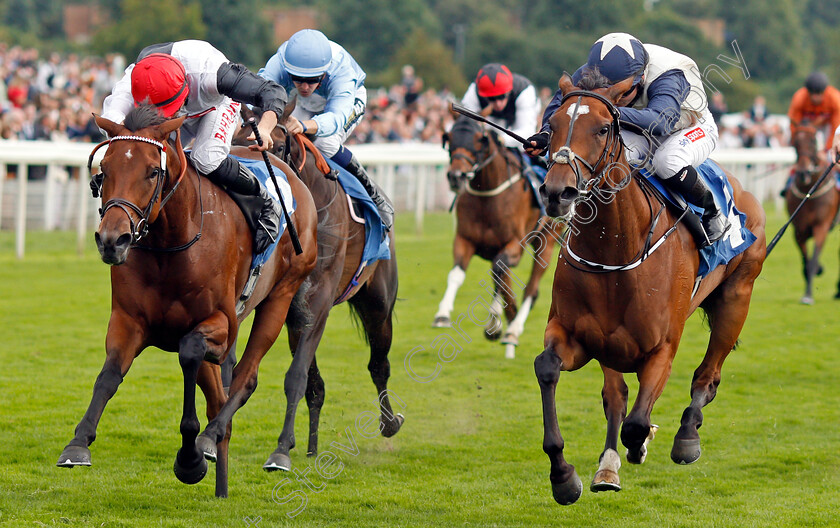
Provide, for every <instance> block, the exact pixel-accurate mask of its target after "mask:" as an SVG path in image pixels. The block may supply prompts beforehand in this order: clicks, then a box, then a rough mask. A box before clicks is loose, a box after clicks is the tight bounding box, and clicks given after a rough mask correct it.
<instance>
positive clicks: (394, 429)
mask: <svg viewBox="0 0 840 528" xmlns="http://www.w3.org/2000/svg"><path fill="white" fill-rule="evenodd" d="M394 421H396V425H393V424H394ZM394 421H389V422H382V436H384V437H385V438H391V437H392V436H394V435H395V434H397V433H398V432H399V430H400V427H402V424H403V422H405V416H403V415H402V414H401V413H397V414H396V416H394Z"/></svg>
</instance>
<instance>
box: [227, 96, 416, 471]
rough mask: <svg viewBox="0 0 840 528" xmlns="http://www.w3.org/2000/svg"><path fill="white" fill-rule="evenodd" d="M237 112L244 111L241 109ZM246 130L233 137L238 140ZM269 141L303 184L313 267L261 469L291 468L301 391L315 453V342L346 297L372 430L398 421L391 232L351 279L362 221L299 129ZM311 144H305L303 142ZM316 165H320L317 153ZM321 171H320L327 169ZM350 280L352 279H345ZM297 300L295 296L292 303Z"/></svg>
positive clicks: (295, 319) (293, 313) (278, 132)
mask: <svg viewBox="0 0 840 528" xmlns="http://www.w3.org/2000/svg"><path fill="white" fill-rule="evenodd" d="M294 107H295V101H294V100H292V101H291V102H290V103H289V104H288V105H287V106H286V109H285V112H284V115H283V116H282V117H281V119H280V124H281V125H283V124H284V123H285V122H286V120H287V119H288V116H289V115H291V113H292V111H293V110H294ZM242 114H243V118H245V119H246V120H247V119H248V118H249V117H251V115H252V114H251V113H250V111H248V110H247V108H245V107H243V112H242ZM245 136H247V131H244V132H240V134H238V135H237V138H236V139H235V140H234V141H236V142H240V141H243V140H244V137H245ZM273 138H274V145H275V148H276V149H282V150H283V151H284V152H283V154H282V155H283V157H284V159H285V160H286V161H287V162H288V164H289V165H291V166H292V167H293V169H294V170H295V171H297V172H298V175H299V176H300V179H301V180H302V181H303V183H304V184H306V186H307V187H308V188H309V190H310V192H311V193H312V198H313V200H314V201H315V206H316V208H317V212H318V260H317V263H316V265H315V269H314V270H313V271H312V273H311V274H310V275H309V277H308V278H307V279H306V281H305V282H304V284H303V286H302V287H301V290H300V292H299V293H298V298H299V299H297V300H296V302H295V303H293V305H292V308H291V310H290V311H289V317H288V325H287V328H288V330H289V346H290V348H291V351H292V356H293V357H292V364H291V365H290V366H289V370H288V371H287V372H286V380H285V392H286V415H285V420H284V422H283V431H282V432H281V433H280V438H279V439H278V441H277V449H276V450H275V451H274V452H273V453H272V454H271V455H270V456H269V457H268V460H267V461H266V462H265V464H264V465H263V468H264V469H265V470H266V471H274V470H284V471H289V470H290V469H291V465H292V461H291V458H290V456H289V451H290V450H291V449H292V448H293V447H295V414H296V412H297V406H298V403H299V402H300V399H301V398H302V397H303V396H304V395H305V396H306V403H307V405H308V407H309V446H308V449H307V455H308V456H315V455H316V454H317V453H318V423H319V419H320V415H321V407H322V406H323V404H324V394H325V391H324V380H323V378H322V377H321V373H320V371H319V370H318V364H317V361H316V359H315V352H316V350H317V348H318V345H319V343H320V342H321V337H322V336H323V333H324V328H325V326H326V323H327V316H328V315H329V313H330V309H331V308H332V307H333V306H334V304H336V303H339V302H344V301H347V302H348V304H349V306H350V309H351V310H352V311H353V312H355V314H356V315H357V316H358V318H359V319H360V320H361V326H362V329H363V331H364V335H365V338H366V340H367V342H368V344H369V345H370V361H369V363H368V370H369V371H370V375H371V378H372V379H373V383H374V385H375V386H376V390H377V393H378V401H379V407H380V410H381V415H380V422H379V431H380V433H381V434H382V436H385V437H391V436H393V435H395V434H397V431H399V429H400V426H401V425H402V423H403V420H404V418H403V416H402V415H401V414H394V412H393V411H392V408H391V402H390V398H389V394H388V378H389V377H390V376H391V365H390V362H389V361H388V352H389V351H390V350H391V339H392V332H393V322H392V319H393V314H394V305H395V303H396V300H397V286H398V280H397V260H396V253H395V249H394V233H393V231H392V232H391V233H390V235H389V236H390V237H391V241H390V251H391V259H390V260H377V261H375V262H373V263H372V264H370V265H369V266H367V267H366V268H365V269H364V271H363V272H362V274H361V275H360V276H359V277H356V278H355V281H354V275H355V274H356V272H357V270H358V269H359V265H360V263H361V258H362V250H363V249H364V244H365V226H364V225H362V224H360V223H358V222H356V221H354V220H353V219H352V218H351V215H350V209H349V207H348V197H347V194H346V193H345V192H344V189H343V188H342V187H341V185H340V184H339V183H338V181H336V180H335V179H334V178H327V177H326V176H325V174H324V172H322V170H321V169H319V168H318V164H319V163H318V161H316V155H315V154H313V153H312V152H306V151H305V150H304V146H303V145H304V142H306V141H307V140H305V139H304V137H303V135H300V137H288V141H287V135H286V133H285V128H284V127H283V126H278V127H277V128H275V131H274V134H273ZM309 145H311V143H309ZM320 164H321V165H322V166H323V164H324V162H323V158H321V163H320ZM327 170H328V169H327ZM351 282H354V284H351ZM298 300H299V301H300V302H297V301H298Z"/></svg>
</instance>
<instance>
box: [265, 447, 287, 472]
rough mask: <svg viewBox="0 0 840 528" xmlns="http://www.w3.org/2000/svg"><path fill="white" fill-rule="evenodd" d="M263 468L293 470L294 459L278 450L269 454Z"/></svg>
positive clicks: (269, 470) (268, 469)
mask: <svg viewBox="0 0 840 528" xmlns="http://www.w3.org/2000/svg"><path fill="white" fill-rule="evenodd" d="M263 469H264V470H266V471H268V472H271V471H291V470H292V459H291V457H289V455H287V454H285V453H279V452H277V451H275V452H273V453H271V455H269V457H268V460H266V461H265V464H263Z"/></svg>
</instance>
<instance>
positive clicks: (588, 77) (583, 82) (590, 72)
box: [577, 66, 612, 92]
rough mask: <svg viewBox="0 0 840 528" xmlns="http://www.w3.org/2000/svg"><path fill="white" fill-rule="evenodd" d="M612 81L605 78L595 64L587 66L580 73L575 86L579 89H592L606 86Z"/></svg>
mask: <svg viewBox="0 0 840 528" xmlns="http://www.w3.org/2000/svg"><path fill="white" fill-rule="evenodd" d="M611 85H612V83H611V82H610V80H609V79H607V78H606V77H605V76H604V75H603V74H601V71H600V70H599V69H598V67H597V66H587V67H586V68H584V69H583V71H582V72H581V75H580V81H578V83H577V88H578V89H580V90H588V91H590V92H591V91H593V90H597V89H599V88H608V87H609V86H611Z"/></svg>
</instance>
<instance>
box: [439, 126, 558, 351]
mask: <svg viewBox="0 0 840 528" xmlns="http://www.w3.org/2000/svg"><path fill="white" fill-rule="evenodd" d="M447 142H448V143H449V171H448V172H447V174H446V177H447V179H448V180H449V187H450V189H452V191H453V192H455V193H456V194H457V197H456V199H455V204H454V207H455V211H456V215H457V224H458V226H457V230H456V233H455V241H454V244H453V254H454V260H455V266H454V267H453V268H452V270H451V271H450V272H449V276H448V278H447V284H446V293H445V294H444V296H443V299H442V300H441V301H440V305H439V306H438V311H437V314H435V321H434V323H433V326H435V327H449V326H451V325H452V321H451V319H450V315H451V313H452V310H453V308H454V303H455V295H456V293H457V292H458V288H460V287H461V285H462V284H463V283H464V278H465V277H466V271H467V266H469V264H470V260H471V259H472V257H473V255H476V254H477V255H478V256H479V257H481V258H483V259H485V260H489V261H490V262H492V263H493V265H492V274H493V282H494V296H493V300H492V304H491V306H490V312H491V313H490V315H491V316H490V317H489V319H488V321H489V322H488V323H487V325H486V328H485V329H484V332H485V337H487V339H490V340H495V339H498V338H499V337H500V336H501V334H502V325H501V320H500V316H501V313H502V310H503V309H504V313H505V317H506V318H507V321H508V329H507V333H506V334H505V337H504V339H503V340H502V342H503V343H504V344H505V345H507V347H506V351H505V355H506V356H507V357H508V358H513V357H514V354H515V347H516V346H517V345H518V344H519V336H520V335H521V334H522V332H523V330H524V328H525V321H526V319H527V318H528V314H529V313H530V311H531V308H532V307H533V304H534V302H535V301H536V299H537V295H538V293H539V291H538V288H539V283H540V278H542V276H543V274H544V273H545V270H546V267H547V265H548V259H547V256H549V255H551V250H552V249H553V247H554V238H553V237H552V236H546V235H545V232H546V231H547V230H548V229H550V228H551V227H553V222H552V221H550V220H549V219H547V218H544V217H542V216H541V213H540V208H539V204H537V203H536V200H535V198H534V193H533V191H532V190H531V187H530V185H529V183H528V181H527V180H526V179H525V178H524V177H523V175H522V166H521V164H522V161H521V160H520V159H519V156H518V155H517V154H516V153H515V152H513V151H511V150H509V149H507V148H505V147H504V146H503V145H502V143H501V142H500V141H499V138H498V137H497V136H496V135H495V134H494V133H491V134H488V133H487V132H486V131H485V130H484V127H483V126H482V125H480V124H479V123H477V122H476V121H473V120H472V119H470V118H468V117H460V118H459V119H458V120H457V121H455V124H453V125H452V129H451V130H450V131H449V133H447V134H444V136H443V143H444V146H446V143H447ZM529 243H530V244H531V245H532V246H533V248H534V267H533V268H532V270H531V276H530V278H529V279H528V283H527V285H525V288H524V293H523V297H524V300H523V301H522V307H521V308H520V309H519V310H517V308H516V298H515V297H514V293H513V289H512V287H511V282H512V280H511V279H512V277H511V271H510V268H511V267H513V266H516V265H517V264H519V261H520V259H521V258H522V253H523V251H524V249H525V247H526V245H527V244H529Z"/></svg>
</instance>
